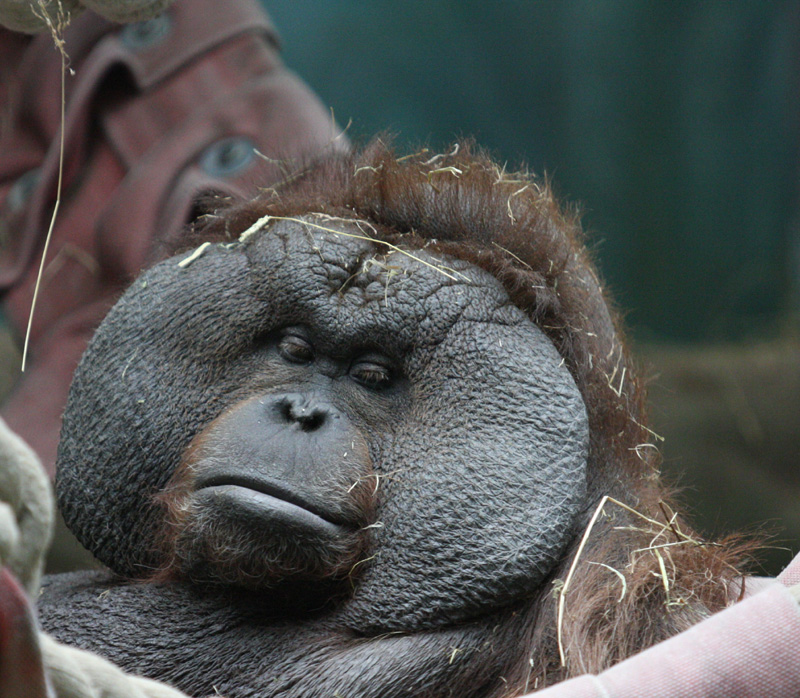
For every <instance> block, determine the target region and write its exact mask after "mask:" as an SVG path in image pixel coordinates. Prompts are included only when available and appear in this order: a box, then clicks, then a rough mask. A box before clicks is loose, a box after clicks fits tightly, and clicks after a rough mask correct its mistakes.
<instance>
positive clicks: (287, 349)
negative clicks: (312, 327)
mask: <svg viewBox="0 0 800 698" xmlns="http://www.w3.org/2000/svg"><path fill="white" fill-rule="evenodd" d="M278 351H279V352H280V354H281V356H282V357H283V358H284V359H286V360H287V361H290V362H291V363H293V364H308V363H311V362H312V361H313V360H314V347H312V346H311V344H310V343H309V342H308V341H307V340H305V339H303V338H302V337H298V336H297V335H293V334H287V335H284V336H283V337H282V338H281V341H280V342H279V343H278Z"/></svg>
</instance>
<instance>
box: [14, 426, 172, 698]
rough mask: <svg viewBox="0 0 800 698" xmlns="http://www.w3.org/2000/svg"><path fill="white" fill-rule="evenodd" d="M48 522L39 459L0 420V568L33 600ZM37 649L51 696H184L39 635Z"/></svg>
mask: <svg viewBox="0 0 800 698" xmlns="http://www.w3.org/2000/svg"><path fill="white" fill-rule="evenodd" d="M52 522H53V495H52V492H51V490H50V483H49V482H48V480H47V476H46V475H45V473H44V470H43V469H42V466H41V463H40V462H39V459H38V457H37V456H36V454H35V453H34V452H33V451H32V450H31V449H30V447H29V446H28V445H27V444H26V443H25V442H24V441H23V440H22V439H20V438H19V437H18V436H17V435H16V434H15V433H14V432H12V431H11V430H10V429H9V428H8V427H7V426H6V423H5V422H4V421H3V420H2V419H0V566H5V567H8V569H10V570H11V572H12V573H13V574H14V576H15V577H17V579H19V580H20V582H21V583H22V584H23V586H24V587H25V590H26V591H27V592H28V594H29V596H30V598H32V599H35V598H36V597H37V595H38V591H39V581H40V579H41V573H42V568H43V566H44V556H45V553H46V552H47V547H48V545H49V543H50V531H51V528H52ZM39 646H40V650H41V653H42V658H43V660H44V666H45V671H46V673H47V677H48V679H49V683H50V687H51V691H52V694H53V698H187V696H186V694H185V693H181V692H180V691H178V690H176V689H174V688H170V687H169V686H167V685H165V684H162V683H159V682H157V681H151V680H150V679H144V678H141V677H138V676H132V675H130V674H126V673H125V672H123V671H122V670H121V669H120V668H118V667H116V666H114V665H113V664H112V663H111V662H109V661H107V660H105V659H102V658H100V657H98V656H97V655H95V654H92V653H91V652H85V651H84V650H79V649H76V648H74V647H68V646H67V645H62V644H59V643H58V642H56V641H55V640H53V639H52V638H51V637H49V636H48V635H46V634H44V633H40V634H39Z"/></svg>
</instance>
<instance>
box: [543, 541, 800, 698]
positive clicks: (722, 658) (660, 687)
mask: <svg viewBox="0 0 800 698" xmlns="http://www.w3.org/2000/svg"><path fill="white" fill-rule="evenodd" d="M778 581H779V582H781V583H780V584H779V583H773V584H771V585H768V586H767V588H765V589H764V590H763V591H760V592H759V593H757V594H755V595H753V596H751V597H749V598H747V599H745V600H744V601H742V602H741V603H738V604H735V605H733V606H731V607H730V608H727V609H725V610H724V611H722V612H720V613H717V614H716V615H714V616H712V617H711V618H709V619H708V620H706V621H703V622H702V623H699V624H698V625H696V626H694V627H693V628H690V629H689V630H687V631H686V632H684V633H681V634H680V635H678V636H676V637H674V638H672V639H670V640H667V641H666V642H662V643H661V644H659V645H656V646H655V647H651V648H650V649H648V650H645V651H644V652H642V653H640V654H637V655H635V656H633V657H631V658H629V659H627V660H625V661H624V662H621V663H620V664H618V665H616V666H614V667H612V668H611V669H608V670H607V671H604V672H603V673H602V674H600V675H599V676H580V677H578V678H575V679H572V680H570V681H565V682H563V683H560V684H558V685H557V686H553V687H551V688H548V689H545V690H544V691H540V692H538V693H536V698H540V697H541V698H637V697H639V696H647V698H798V696H800V605H798V603H797V602H796V601H795V599H794V597H793V596H792V595H791V594H790V593H789V591H788V590H787V588H786V586H784V585H794V584H796V583H798V581H800V555H799V556H798V557H796V558H795V559H794V560H793V561H792V562H791V564H790V565H789V566H788V567H787V568H786V569H785V570H784V571H783V572H782V573H781V575H780V576H779V577H778Z"/></svg>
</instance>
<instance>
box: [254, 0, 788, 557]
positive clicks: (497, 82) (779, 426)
mask: <svg viewBox="0 0 800 698" xmlns="http://www.w3.org/2000/svg"><path fill="white" fill-rule="evenodd" d="M264 4H265V6H266V8H267V10H268V11H269V12H270V14H271V15H272V18H273V20H274V21H275V23H276V24H277V26H278V29H279V31H280V32H281V34H282V36H283V40H284V58H285V60H286V62H287V64H288V65H289V66H290V67H292V68H293V69H295V70H296V71H297V72H298V73H299V74H300V75H301V76H302V77H303V78H304V79H305V80H306V81H308V82H309V83H310V84H311V86H312V87H313V88H314V89H315V90H316V91H317V93H318V94H319V95H320V96H321V98H322V100H323V101H324V102H325V104H327V105H330V106H331V107H332V109H333V110H334V113H335V116H336V119H337V120H338V121H339V122H340V123H341V124H346V123H347V122H348V121H349V120H351V119H352V125H351V126H350V128H349V131H348V132H349V134H350V136H351V137H352V138H354V139H355V140H356V141H358V140H360V139H361V140H363V139H364V138H367V137H369V136H370V135H372V134H374V133H376V132H380V131H385V130H387V129H388V130H390V131H391V132H393V133H395V134H397V143H398V145H399V146H400V147H401V148H416V147H418V146H420V145H428V146H430V147H432V148H440V147H445V146H446V144H447V143H449V142H450V141H452V140H453V139H454V138H456V137H459V136H464V135H468V136H475V137H476V138H477V140H478V141H479V143H481V144H482V145H484V146H486V147H487V148H489V149H490V150H491V151H492V152H493V154H494V155H495V156H496V157H498V158H500V159H501V160H507V161H508V162H509V164H510V165H512V166H514V165H517V166H518V165H520V164H523V163H524V164H527V165H528V166H530V168H531V169H532V170H533V171H535V172H538V173H547V174H548V175H549V176H550V177H551V178H552V179H553V182H554V184H555V188H556V191H557V192H558V193H559V195H560V196H561V197H562V198H563V199H566V200H568V201H571V202H573V203H576V204H578V205H580V206H581V208H582V210H583V212H584V224H585V227H586V229H587V231H588V234H589V242H590V246H591V247H592V248H593V249H594V250H595V252H596V257H597V259H598V261H599V266H600V268H601V270H602V272H603V275H604V277H605V279H606V281H607V282H608V284H609V286H610V288H611V289H612V292H613V294H614V296H615V298H616V300H617V302H618V304H619V306H620V307H621V308H622V309H624V310H625V311H626V316H627V320H628V325H629V327H630V328H631V335H632V339H633V341H634V344H635V349H636V351H637V353H638V355H639V356H640V357H641V359H642V363H643V364H644V365H645V366H646V367H647V369H648V370H649V373H650V375H651V376H652V382H651V391H650V392H651V405H652V407H651V410H652V417H653V421H654V423H655V428H656V430H657V431H659V432H660V433H661V434H662V435H663V436H664V437H665V441H664V443H663V444H662V451H663V454H664V458H665V465H664V469H665V472H666V473H667V476H668V477H669V478H670V479H671V480H672V481H673V482H677V483H678V484H679V485H680V486H682V487H683V488H684V491H683V499H684V501H685V502H687V503H688V506H689V507H690V508H691V509H692V510H693V511H694V512H695V519H696V521H697V522H698V523H699V525H700V527H701V528H702V529H703V530H705V531H706V532H708V533H720V532H722V531H726V530H731V529H741V528H743V527H745V528H746V527H749V528H751V529H752V527H753V526H756V525H759V524H763V523H765V522H766V523H767V525H768V527H769V528H770V529H771V530H773V531H775V532H776V533H777V539H776V540H775V541H774V542H773V544H774V546H775V547H774V549H772V550H770V551H768V552H767V554H766V555H765V566H766V567H765V569H766V571H768V572H772V573H774V572H776V571H777V570H778V569H780V567H781V566H782V565H783V564H785V563H786V562H787V561H788V560H789V559H790V557H791V554H792V553H794V552H796V551H797V549H798V548H799V547H800V333H799V332H798V323H797V319H798V299H799V298H800V294H798V281H800V278H799V274H798V272H800V208H799V206H798V204H800V198H799V196H798V195H799V194H800V186H799V185H800V176H799V175H800V172H798V166H799V165H800V158H799V157H798V145H799V144H800V128H799V127H800V3H798V2H768V1H765V0H737V2H729V1H728V0H695V1H688V0H673V1H671V2H663V0H662V1H656V0H649V1H648V0H637V1H634V0H604V1H603V2H596V0H546V1H533V0H499V1H498V2H491V3H489V2H478V1H477V0H440V1H439V2H435V3H432V2H429V1H423V0H406V2H402V3H399V2H394V1H390V0H372V2H370V3H363V2H356V1H355V0H329V1H328V2H324V3H321V2H318V1H316V0H313V1H312V0H265V2H264Z"/></svg>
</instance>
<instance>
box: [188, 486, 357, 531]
mask: <svg viewBox="0 0 800 698" xmlns="http://www.w3.org/2000/svg"><path fill="white" fill-rule="evenodd" d="M223 487H236V488H240V489H241V490H243V491H244V490H250V491H252V492H254V493H258V494H261V495H265V496H266V497H269V498H271V499H272V500H275V502H284V503H285V504H289V505H292V506H293V507H297V508H299V509H302V510H305V511H306V512H308V513H310V514H313V515H314V516H316V517H318V518H320V519H322V520H323V521H325V522H326V523H329V524H332V525H334V526H342V525H345V524H344V522H342V521H338V520H337V518H338V517H336V516H334V515H332V514H331V513H330V512H327V511H322V510H321V509H320V508H319V507H317V506H315V505H314V504H313V503H312V502H309V501H308V500H307V499H305V498H304V497H303V496H302V495H301V494H300V493H298V492H296V491H294V490H292V489H291V488H289V487H287V486H286V485H285V484H283V483H279V482H274V481H271V480H262V479H258V478H253V477H248V476H238V475H225V474H218V475H215V476H214V477H210V478H208V479H205V480H203V479H201V480H200V481H199V482H198V483H197V490H198V491H201V490H206V489H211V488H223ZM242 494H244V492H243V493H242ZM263 501H264V503H265V505H266V504H268V503H269V500H267V499H264V500H263ZM276 506H279V505H277V504H276Z"/></svg>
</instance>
